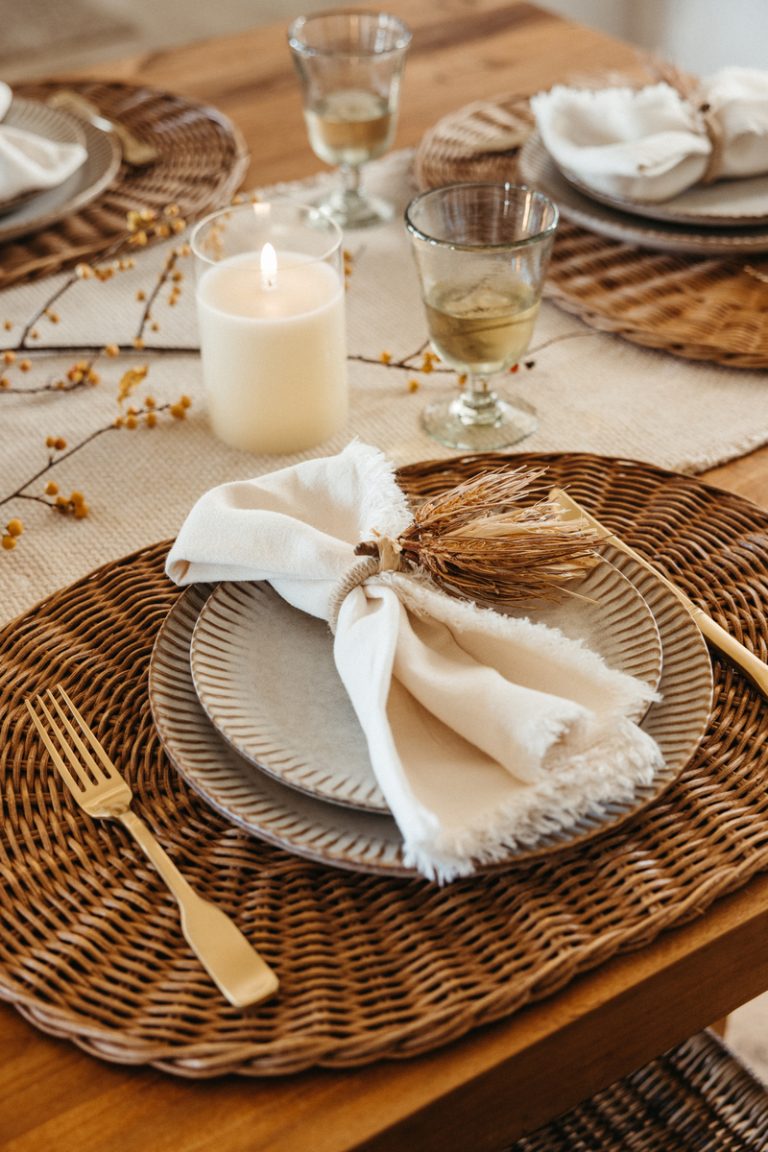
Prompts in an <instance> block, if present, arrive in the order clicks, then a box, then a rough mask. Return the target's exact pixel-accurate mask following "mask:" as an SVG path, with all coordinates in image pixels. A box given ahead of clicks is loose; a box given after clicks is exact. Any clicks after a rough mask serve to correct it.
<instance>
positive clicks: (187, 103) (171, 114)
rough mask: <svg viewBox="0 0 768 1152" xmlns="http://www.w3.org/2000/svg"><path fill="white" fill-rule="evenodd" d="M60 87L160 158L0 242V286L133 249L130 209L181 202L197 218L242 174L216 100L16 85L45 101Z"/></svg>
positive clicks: (122, 86)
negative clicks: (71, 210)
mask: <svg viewBox="0 0 768 1152" xmlns="http://www.w3.org/2000/svg"><path fill="white" fill-rule="evenodd" d="M61 89H69V90H70V91H74V92H76V93H78V94H79V95H80V96H83V97H85V98H86V99H87V100H89V101H90V102H91V103H92V104H94V105H95V106H96V107H97V108H98V109H99V111H100V112H101V114H102V115H103V116H105V117H107V118H108V119H110V120H113V121H118V122H120V123H121V124H123V125H124V126H125V127H126V128H128V129H130V131H131V132H133V133H134V135H136V136H137V137H138V138H139V139H140V140H142V141H144V142H145V143H148V144H152V145H154V146H155V147H156V148H157V150H158V158H157V160H156V161H154V163H152V164H150V165H149V166H147V167H143V168H132V167H130V166H129V165H127V164H125V163H123V164H122V165H121V168H120V171H119V173H118V175H117V177H116V179H115V181H114V183H112V184H111V185H110V187H109V188H107V189H106V191H105V192H104V193H103V194H102V195H101V196H99V197H98V198H97V199H96V200H94V201H93V202H92V203H91V204H89V205H87V207H85V208H84V209H83V210H82V211H81V212H77V213H75V214H74V215H71V216H67V217H65V218H64V219H63V220H60V221H58V222H57V223H56V224H54V225H52V226H51V227H49V228H44V229H42V230H41V231H38V232H33V233H31V234H30V235H28V236H24V237H20V238H19V239H18V240H11V241H8V242H7V243H5V244H0V288H7V287H8V286H9V285H10V284H15V283H17V282H19V281H21V280H28V279H31V278H33V277H36V276H47V275H49V274H51V273H53V272H59V271H61V270H62V269H64V268H69V267H71V266H72V265H73V264H76V263H78V262H79V261H90V260H93V259H104V258H106V257H108V256H109V257H111V256H114V255H116V254H117V253H118V252H122V251H124V250H126V249H129V248H130V240H131V233H130V232H129V229H128V213H129V212H130V211H133V210H136V211H141V210H142V209H151V210H153V211H155V212H157V213H159V214H161V217H162V213H163V210H164V209H165V208H167V207H168V206H170V205H177V206H178V210H179V215H180V217H182V218H184V219H186V220H192V219H194V218H195V217H197V216H200V215H202V214H203V213H205V212H207V211H209V210H210V209H212V208H218V207H221V206H223V205H224V204H227V203H228V202H229V201H230V200H231V198H232V196H233V194H234V193H235V192H236V191H237V188H238V187H239V185H240V182H241V180H242V178H243V176H244V174H245V170H246V167H247V164H248V154H247V151H246V148H245V143H244V141H243V140H242V138H241V136H240V133H239V132H238V131H237V129H236V128H235V127H234V125H233V124H232V123H231V122H230V121H229V120H228V119H227V118H226V117H225V116H224V115H222V113H221V112H219V111H217V110H216V109H215V108H209V107H205V106H204V105H202V104H197V103H195V102H194V101H192V100H188V99H187V98H185V97H183V96H177V95H175V94H172V93H170V92H163V91H160V90H158V89H156V88H148V87H144V86H142V85H135V84H126V83H123V82H121V81H114V82H106V81H99V80H88V81H79V82H77V83H74V82H70V81H61V82H58V81H54V80H51V81H44V82H43V81H39V82H29V83H24V84H17V85H16V86H15V88H14V91H15V92H16V93H17V94H18V95H19V96H23V97H25V98H27V99H30V100H41V101H45V100H47V99H48V98H49V97H50V96H52V95H53V94H54V93H56V92H57V91H59V90H61ZM148 231H149V233H150V239H151V233H152V229H151V228H150V229H148Z"/></svg>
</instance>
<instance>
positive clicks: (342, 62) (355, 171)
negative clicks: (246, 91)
mask: <svg viewBox="0 0 768 1152" xmlns="http://www.w3.org/2000/svg"><path fill="white" fill-rule="evenodd" d="M410 42H411V33H410V31H409V30H408V28H407V27H406V25H405V24H404V23H403V22H402V20H398V19H397V17H395V16H390V15H389V14H388V13H386V12H371V11H362V10H358V9H354V8H352V9H334V10H331V11H328V12H319V13H317V14H316V15H313V16H300V17H299V18H298V19H297V20H294V21H293V23H292V24H291V26H290V28H289V30H288V45H289V47H290V51H291V56H292V58H293V62H294V65H295V67H296V71H297V73H298V76H299V80H300V81H301V91H302V99H303V106H304V119H305V121H306V125H307V133H308V135H309V142H310V145H311V147H312V150H313V152H314V153H315V155H316V156H317V157H318V158H319V159H320V160H323V161H324V162H325V163H326V164H331V165H334V166H337V167H338V169H339V173H340V176H341V187H340V188H338V189H335V190H334V191H333V192H332V193H331V194H330V195H329V196H327V197H325V198H324V199H323V200H321V201H319V203H318V207H320V208H321V209H322V211H323V212H324V213H325V214H326V215H328V216H330V217H331V219H332V220H335V221H336V223H337V224H339V225H340V226H341V227H342V228H367V227H369V226H370V225H372V224H378V223H381V222H382V221H384V220H389V219H391V217H392V215H393V212H394V209H393V207H392V205H391V204H388V203H386V202H384V201H382V200H378V199H375V198H373V197H372V196H369V195H368V194H367V193H366V192H365V191H364V190H363V188H362V186H361V178H360V170H361V168H362V166H363V165H364V164H366V163H367V162H368V161H369V160H373V159H375V158H376V157H377V156H382V155H383V154H384V153H385V152H387V151H388V150H389V149H390V148H391V146H392V141H393V140H394V136H395V128H396V125H397V112H398V102H399V94H400V80H401V76H402V72H403V67H404V65H405V56H406V52H407V50H408V45H409V44H410Z"/></svg>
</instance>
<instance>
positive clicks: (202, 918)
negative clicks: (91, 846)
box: [24, 684, 278, 1008]
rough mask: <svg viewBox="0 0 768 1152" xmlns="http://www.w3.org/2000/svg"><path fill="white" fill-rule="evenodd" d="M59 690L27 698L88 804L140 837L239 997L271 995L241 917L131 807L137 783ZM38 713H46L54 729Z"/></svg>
mask: <svg viewBox="0 0 768 1152" xmlns="http://www.w3.org/2000/svg"><path fill="white" fill-rule="evenodd" d="M56 691H57V693H58V695H54V693H53V692H52V691H51V690H50V689H48V691H47V693H46V697H47V702H46V700H44V699H43V697H42V696H37V697H35V701H34V703H35V705H36V706H37V711H36V710H35V708H34V707H33V706H32V703H30V701H29V700H25V701H24V703H25V704H26V707H27V710H28V712H29V714H30V716H31V717H32V721H33V723H34V725H35V727H36V728H37V731H38V732H39V733H40V738H41V740H42V741H43V743H44V744H45V747H46V748H47V749H48V752H49V754H50V757H51V759H52V760H53V763H54V764H55V766H56V768H57V769H58V771H59V772H60V774H61V776H62V779H63V780H64V783H65V784H66V785H67V787H68V788H69V790H70V792H71V793H72V795H73V796H74V797H75V799H76V800H77V802H78V804H79V805H80V807H81V808H83V809H84V810H85V811H86V812H87V813H88V815H89V816H95V817H107V818H112V819H115V820H119V821H120V823H121V824H123V825H124V826H125V827H126V828H127V829H128V831H129V832H130V833H131V834H132V835H133V836H134V838H135V839H136V841H137V843H138V844H139V845H140V847H141V849H142V850H143V852H144V853H145V855H146V856H148V857H149V859H150V860H151V861H152V863H153V864H154V866H155V868H156V869H157V871H158V872H159V873H160V875H161V877H162V878H163V880H164V881H165V883H166V884H167V885H168V887H169V888H170V890H171V892H172V893H173V895H174V896H175V898H176V902H177V904H178V905H179V910H180V912H181V926H182V930H183V932H184V936H185V937H186V939H187V942H188V943H189V944H190V945H191V947H192V950H193V951H194V953H195V955H196V956H197V957H198V959H199V960H200V962H201V964H202V965H203V967H204V968H205V970H206V971H207V972H208V975H209V976H210V977H211V979H212V980H213V981H214V983H215V984H217V985H218V987H219V988H220V989H221V991H222V992H223V993H224V995H225V996H226V998H227V1000H229V1002H230V1003H231V1004H234V1005H235V1006H236V1007H238V1008H244V1007H245V1006H246V1005H249V1004H257V1003H258V1002H259V1001H261V1000H265V999H266V998H267V997H268V996H271V995H272V994H273V993H274V992H276V991H277V987H278V980H277V976H276V975H275V973H274V972H273V971H272V969H271V968H270V967H269V966H268V965H267V964H266V963H265V962H264V960H263V959H262V958H261V956H259V954H258V953H257V952H256V951H255V950H254V949H253V947H252V946H251V945H250V944H249V943H248V941H247V940H246V938H245V936H243V934H242V932H241V931H240V929H239V928H238V927H237V926H236V925H235V924H234V922H233V921H232V920H230V919H229V917H228V916H226V915H225V914H224V912H222V910H221V909H220V908H217V907H216V905H215V904H211V903H209V901H207V900H203V899H202V898H201V897H200V896H198V895H197V893H196V892H194V891H193V890H192V888H190V886H189V884H188V883H187V881H186V880H185V879H184V877H183V876H182V875H181V873H180V872H179V871H178V869H177V868H176V865H175V864H174V863H173V861H172V860H171V858H170V857H169V856H168V855H167V854H166V852H165V851H164V849H163V848H161V846H160V845H159V844H158V842H157V840H155V838H154V836H153V835H152V833H151V832H150V831H149V829H148V828H147V826H146V824H144V822H143V821H142V820H140V819H139V817H138V816H137V815H136V814H135V813H134V812H131V810H130V803H131V799H132V794H131V789H130V787H129V785H128V784H127V783H126V781H125V780H124V779H123V777H122V776H121V775H120V773H119V772H118V770H117V768H116V767H115V765H114V764H113V763H112V761H111V760H110V759H109V757H108V756H107V754H106V752H105V750H104V748H103V747H102V745H101V744H100V743H99V741H98V740H97V738H96V736H95V735H94V733H93V732H92V731H91V729H90V728H89V727H88V725H87V724H86V722H85V720H83V718H82V716H81V715H80V713H79V712H78V710H77V708H76V707H75V705H74V704H73V703H72V701H71V700H70V698H69V696H68V695H67V693H66V692H65V691H64V689H63V688H62V687H61V685H60V684H58V685H56ZM62 703H63V704H64V705H66V709H67V711H65V709H64V707H63V706H62ZM38 713H40V714H42V716H43V717H44V718H45V721H46V722H47V728H46V724H44V723H43V720H42V719H41V718H40V715H39V714H38ZM54 713H55V715H54ZM67 713H69V714H67ZM73 720H74V723H73ZM73 745H74V747H73ZM89 745H90V747H89Z"/></svg>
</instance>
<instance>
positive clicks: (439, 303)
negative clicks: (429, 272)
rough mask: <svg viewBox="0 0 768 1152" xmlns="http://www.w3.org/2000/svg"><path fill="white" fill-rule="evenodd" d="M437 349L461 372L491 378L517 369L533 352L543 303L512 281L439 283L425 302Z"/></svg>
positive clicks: (433, 344)
mask: <svg viewBox="0 0 768 1152" xmlns="http://www.w3.org/2000/svg"><path fill="white" fill-rule="evenodd" d="M424 309H425V311H426V315H427V327H428V329H429V335H430V338H431V341H432V346H433V348H434V350H435V352H437V354H438V356H439V357H440V359H441V360H442V361H443V362H444V363H445V364H448V365H449V366H450V367H451V368H455V369H456V371H457V372H474V373H477V374H479V375H482V376H492V375H495V374H496V373H497V372H501V371H502V370H503V369H504V368H505V367H507V366H508V365H510V364H515V363H516V362H517V361H518V359H519V358H520V356H522V354H523V352H525V350H526V348H527V347H528V345H529V343H530V340H531V336H532V335H533V326H534V324H535V323H536V317H537V316H538V314H539V301H538V300H537V299H536V296H535V293H534V292H533V291H532V289H531V288H530V287H529V286H528V285H526V284H523V283H516V282H515V280H514V279H513V278H511V277H510V278H509V279H508V280H504V279H502V278H501V277H497V278H496V279H495V280H488V281H480V282H479V283H477V284H471V285H461V284H455V285H451V284H447V285H446V284H436V285H435V286H434V288H432V289H430V291H429V293H428V295H427V296H426V297H425V299H424Z"/></svg>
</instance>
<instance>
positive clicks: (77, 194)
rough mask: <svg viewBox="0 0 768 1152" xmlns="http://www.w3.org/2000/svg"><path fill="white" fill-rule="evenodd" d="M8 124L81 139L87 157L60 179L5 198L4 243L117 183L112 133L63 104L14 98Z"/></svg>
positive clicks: (0, 212)
mask: <svg viewBox="0 0 768 1152" xmlns="http://www.w3.org/2000/svg"><path fill="white" fill-rule="evenodd" d="M3 124H6V125H8V126H10V127H13V128H18V129H22V130H23V131H25V132H31V133H33V134H34V135H37V136H42V137H44V138H45V139H47V140H53V141H55V142H57V143H79V144H82V145H83V146H84V148H85V150H86V158H85V161H84V163H83V164H82V165H81V166H80V167H79V168H78V169H77V171H76V172H73V173H72V175H71V176H69V177H68V179H66V180H64V181H63V182H62V183H61V184H57V185H56V186H55V187H53V188H47V189H45V190H41V191H30V192H28V193H25V194H24V195H23V196H20V197H14V198H13V199H11V200H6V201H4V202H0V243H2V242H4V241H7V240H13V239H16V237H19V236H25V235H27V234H28V233H30V232H36V231H38V230H39V229H41V228H45V227H47V226H48V225H50V224H53V223H55V222H56V221H57V220H60V219H62V217H64V216H68V215H70V214H71V213H73V212H78V211H80V210H81V209H82V208H84V207H85V206H86V205H87V204H89V203H90V202H91V201H92V200H95V199H96V197H97V196H98V195H99V194H100V193H101V192H103V191H104V189H105V188H107V187H108V186H109V185H110V184H111V183H112V181H113V180H114V178H115V176H116V175H117V172H118V170H119V168H120V160H121V153H120V146H119V144H118V143H117V141H116V140H115V138H114V137H113V136H112V135H111V134H109V133H107V132H103V131H101V129H99V128H96V127H94V125H92V124H90V123H88V122H86V121H81V120H79V119H78V118H76V117H74V116H71V115H70V114H69V113H67V112H64V111H62V110H61V109H59V108H49V107H48V106H47V105H46V104H42V103H40V102H38V101H36V100H25V99H22V98H20V97H14V99H13V101H12V103H11V105H10V107H9V109H8V111H7V113H6V115H5V117H4V118H3Z"/></svg>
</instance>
